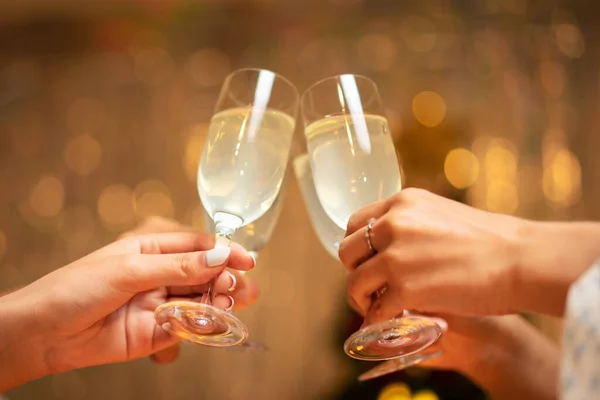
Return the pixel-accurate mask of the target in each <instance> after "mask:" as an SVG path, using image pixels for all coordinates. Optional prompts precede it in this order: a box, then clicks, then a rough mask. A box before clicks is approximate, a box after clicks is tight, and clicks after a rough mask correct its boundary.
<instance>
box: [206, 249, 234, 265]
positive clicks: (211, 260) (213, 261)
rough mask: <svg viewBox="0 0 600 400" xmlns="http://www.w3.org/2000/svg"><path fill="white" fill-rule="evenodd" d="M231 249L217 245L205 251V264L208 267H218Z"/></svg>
mask: <svg viewBox="0 0 600 400" xmlns="http://www.w3.org/2000/svg"><path fill="white" fill-rule="evenodd" d="M230 252H231V250H230V249H229V247H217V248H214V249H212V250H209V251H207V252H206V265H207V266H208V267H218V266H219V265H223V264H224V263H225V261H227V259H228V258H229V253H230Z"/></svg>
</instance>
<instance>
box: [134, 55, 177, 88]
mask: <svg viewBox="0 0 600 400" xmlns="http://www.w3.org/2000/svg"><path fill="white" fill-rule="evenodd" d="M174 64H175V63H174V61H173V59H172V58H171V56H170V55H169V53H168V52H167V51H166V50H165V49H162V48H158V47H155V48H150V49H143V50H140V51H139V52H138V53H137V55H136V57H135V75H136V76H137V77H138V79H139V80H141V81H143V82H146V83H149V84H151V85H160V84H162V83H164V82H165V81H166V80H167V79H168V78H169V77H170V76H171V74H172V73H173V70H174Z"/></svg>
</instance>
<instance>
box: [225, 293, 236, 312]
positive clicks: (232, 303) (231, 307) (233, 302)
mask: <svg viewBox="0 0 600 400" xmlns="http://www.w3.org/2000/svg"><path fill="white" fill-rule="evenodd" d="M227 297H229V300H231V305H230V306H229V307H227V308H226V309H225V311H231V310H232V309H233V305H234V304H235V300H233V297H231V296H227Z"/></svg>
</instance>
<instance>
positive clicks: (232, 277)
mask: <svg viewBox="0 0 600 400" xmlns="http://www.w3.org/2000/svg"><path fill="white" fill-rule="evenodd" d="M229 276H230V277H231V287H230V288H229V289H228V290H229V291H230V292H233V291H234V290H235V286H236V285H237V278H236V277H235V275H234V274H229Z"/></svg>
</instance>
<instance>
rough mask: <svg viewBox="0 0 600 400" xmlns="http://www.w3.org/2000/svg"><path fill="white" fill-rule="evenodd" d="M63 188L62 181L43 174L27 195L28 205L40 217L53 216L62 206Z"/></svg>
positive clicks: (63, 198)
mask: <svg viewBox="0 0 600 400" xmlns="http://www.w3.org/2000/svg"><path fill="white" fill-rule="evenodd" d="M64 201H65V190H64V187H63V184H62V182H61V181H60V180H59V179H58V178H56V177H54V176H49V175H47V176H44V177H42V178H41V179H40V181H39V182H38V183H37V185H35V187H34V188H33V190H32V191H31V195H30V196H29V206H30V207H31V209H32V210H33V211H34V212H35V213H37V214H38V215H40V216H41V217H53V216H55V215H57V214H58V213H59V212H60V210H61V209H62V208H63V204H64Z"/></svg>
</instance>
